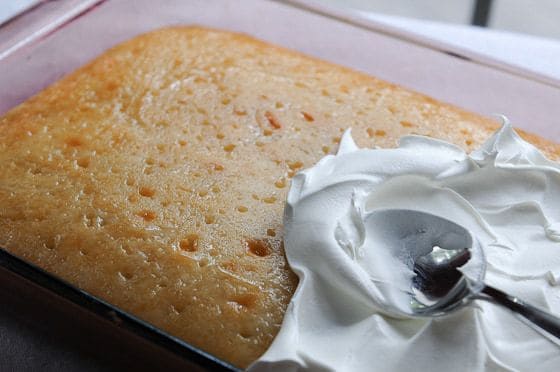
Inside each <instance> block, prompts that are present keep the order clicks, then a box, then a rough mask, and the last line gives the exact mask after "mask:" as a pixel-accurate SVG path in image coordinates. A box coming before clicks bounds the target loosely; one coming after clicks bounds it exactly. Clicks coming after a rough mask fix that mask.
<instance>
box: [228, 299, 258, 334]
mask: <svg viewBox="0 0 560 372" xmlns="http://www.w3.org/2000/svg"><path fill="white" fill-rule="evenodd" d="M257 300H258V295H257V294H256V293H242V294H237V295H234V296H231V297H230V298H229V299H228V301H227V303H228V305H229V306H231V307H233V308H234V309H235V310H237V311H242V310H250V309H252V308H253V307H255V305H256V304H257ZM249 337H250V336H249Z"/></svg>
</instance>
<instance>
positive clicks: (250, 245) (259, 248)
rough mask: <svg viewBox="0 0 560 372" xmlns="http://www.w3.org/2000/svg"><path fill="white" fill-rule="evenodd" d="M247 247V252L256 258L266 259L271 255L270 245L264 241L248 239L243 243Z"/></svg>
mask: <svg viewBox="0 0 560 372" xmlns="http://www.w3.org/2000/svg"><path fill="white" fill-rule="evenodd" d="M245 244H246V245H247V250H248V251H249V252H250V253H251V254H253V255H255V256H258V257H266V256H269V255H270V254H271V253H272V249H271V247H270V244H269V243H268V242H267V241H265V240H260V239H248V240H246V241H245Z"/></svg>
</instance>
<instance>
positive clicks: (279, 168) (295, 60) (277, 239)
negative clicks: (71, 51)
mask: <svg viewBox="0 0 560 372" xmlns="http://www.w3.org/2000/svg"><path fill="white" fill-rule="evenodd" d="M348 127H352V128H353V135H354V138H356V139H357V142H358V144H359V145H360V146H370V147H371V146H374V145H376V146H382V147H393V146H394V145H395V144H396V140H397V139H398V138H399V137H401V136H402V135H405V134H409V133H418V134H424V135H429V136H433V137H438V138H442V139H445V140H447V141H451V142H454V143H456V144H458V145H460V146H462V147H465V148H471V147H474V146H478V145H479V144H480V143H481V141H482V140H483V139H485V138H486V137H488V136H489V135H490V134H491V132H492V131H493V130H494V129H495V124H494V123H492V122H490V121H488V120H487V119H484V118H482V117H480V116H477V115H474V114H470V113H467V112H464V111H462V110H459V109H457V108H454V107H452V106H449V105H446V104H442V103H440V102H436V101H434V100H432V99H430V98H428V97H425V96H422V95H420V94H417V93H413V92H411V91H408V90H405V89H403V88H400V87H397V86H395V85H392V84H388V83H386V82H382V81H379V80H377V79H375V78H372V77H368V76H366V75H363V74H360V73H357V72H354V71H351V70H348V69H345V68H342V67H338V66H334V65H332V64H329V63H325V62H322V61H318V60H316V59H312V58H308V57H305V56H302V55H300V54H298V53H295V52H291V51H288V50H285V49H281V48H278V47H275V46H271V45H269V44H266V43H263V42H260V41H257V40H254V39H252V38H250V37H247V36H244V35H239V34H234V33H228V32H221V31H215V30H208V29H203V28H196V27H184V28H171V29H163V30H158V31H154V32H151V33H148V34H146V35H142V36H139V37H137V38H135V39H133V40H130V41H128V42H125V43H123V44H121V45H119V46H117V47H115V48H113V49H111V50H109V51H107V52H106V53H104V54H103V55H102V56H101V57H99V58H97V59H96V60H94V61H93V62H91V63H90V64H88V65H87V66H85V67H83V68H81V69H79V70H78V71H76V72H74V73H72V74H70V75H69V76H67V77H65V78H64V79H62V80H61V81H59V82H58V83H56V84H54V85H52V86H51V87H49V88H48V89H46V90H44V91H43V92H41V93H39V94H38V95H36V96H35V97H33V98H31V99H29V100H28V101H27V102H25V103H24V104H22V105H20V106H19V107H16V108H15V109H13V110H12V111H10V112H9V113H8V114H7V115H5V116H4V117H3V118H1V119H0V164H2V171H1V172H0V246H4V247H6V248H7V249H8V250H9V251H10V252H13V253H15V254H17V255H18V256H20V257H23V258H25V259H27V260H29V261H31V262H33V263H35V264H37V265H39V266H41V267H43V268H45V269H46V270H48V271H50V272H52V273H54V274H56V275H58V276H60V277H62V278H64V279H65V280H67V281H69V282H71V283H73V284H75V285H77V286H78V287H80V288H82V289H85V290H87V291H88V292H90V293H92V294H94V295H96V296H99V297H101V298H103V299H105V300H107V301H109V302H111V303H113V304H115V305H118V306H120V307H121V308H123V309H125V310H127V311H129V312H131V313H133V314H135V315H137V316H139V317H141V318H143V319H145V320H147V321H149V322H152V323H153V324H155V325H157V326H159V327H161V328H163V329H164V330H166V331H169V332H170V333H172V334H173V335H175V336H178V337H180V338H182V339H184V340H186V341H188V342H190V343H192V344H194V345H196V346H198V347H201V348H202V349H204V350H206V351H208V352H210V353H213V354H215V355H217V356H219V357H221V358H223V359H225V360H227V361H230V362H232V363H233V364H235V365H237V366H240V367H245V366H247V365H248V364H249V363H250V362H251V361H253V360H255V359H256V358H258V357H259V355H260V354H261V353H263V352H264V351H265V350H266V348H267V347H268V345H269V344H270V343H271V341H272V339H273V338H274V336H275V335H276V333H277V332H278V330H279V327H280V324H281V322H282V315H283V312H284V310H285V308H286V306H287V304H288V301H289V300H290V296H291V295H292V293H293V291H294V290H295V288H296V285H297V279H296V277H295V275H294V274H293V273H292V272H291V271H290V270H289V268H288V266H287V263H286V260H285V257H284V252H283V249H282V213H283V208H284V199H285V196H286V193H287V190H288V187H289V185H290V178H291V177H292V176H293V175H294V173H296V172H297V171H298V170H300V169H302V168H304V167H309V166H311V165H313V164H314V163H315V162H316V161H317V160H319V159H320V158H321V157H322V156H324V155H325V154H329V153H332V152H334V151H335V150H336V148H337V143H338V141H339V139H340V135H341V133H342V131H344V130H345V129H346V128H348ZM531 139H532V140H533V142H535V141H536V143H537V144H538V145H539V146H540V147H541V149H544V150H545V151H546V152H547V154H548V155H549V156H551V157H554V158H557V155H558V151H559V149H560V148H559V147H558V146H556V145H552V144H550V143H548V142H545V141H542V140H537V139H535V138H531Z"/></svg>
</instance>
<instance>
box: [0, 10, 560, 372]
mask: <svg viewBox="0 0 560 372" xmlns="http://www.w3.org/2000/svg"><path fill="white" fill-rule="evenodd" d="M65 4H66V5H65ZM255 14H258V15H259V17H255ZM44 17H46V18H44ZM179 24H199V25H204V26H209V27H217V28H222V29H228V30H233V31H241V32H245V33H248V34H251V35H254V36H256V37H258V38H261V39H264V40H266V41H270V42H272V43H275V44H279V45H282V46H285V47H288V48H292V49H296V50H300V51H302V52H304V53H306V54H310V55H314V56H317V57H320V58H323V59H327V60H330V61H333V62H336V63H339V64H342V65H346V66H349V67H353V68H356V69H359V70H363V71H366V72H368V73H371V74H373V75H376V76H378V77H380V78H382V79H385V80H389V81H392V82H396V83H399V84H401V85H404V86H407V87H409V88H412V89H415V90H419V91H421V92H423V93H426V94H429V95H431V96H434V97H436V98H438V99H441V100H443V101H448V102H451V103H455V104H457V105H460V106H463V107H465V108H467V109H470V110H472V111H476V112H479V113H482V114H486V115H488V114H491V113H493V112H502V113H508V115H509V116H510V117H511V119H512V120H513V121H514V123H516V124H518V125H520V126H522V127H524V125H523V124H525V127H526V129H530V130H532V131H534V132H538V133H539V134H541V135H543V136H545V137H548V138H551V139H554V138H556V139H559V138H560V136H559V134H560V132H559V131H560V128H555V127H554V126H553V125H552V124H553V119H554V118H555V117H557V115H558V111H557V110H559V108H558V107H557V105H555V104H554V102H558V100H559V99H560V90H559V89H558V86H557V84H556V83H555V82H554V81H548V80H546V79H543V78H540V77H535V76H532V75H531V74H529V73H526V72H524V71H518V70H512V69H510V68H508V67H507V66H501V65H499V64H495V63H494V64H493V63H489V62H488V61H483V60H477V59H476V58H475V57H473V56H466V55H464V54H461V51H457V50H453V49H450V48H447V47H446V46H444V45H437V44H431V43H430V42H428V41H425V40H418V39H415V38H413V37H411V35H408V34H406V33H402V32H399V31H398V30H392V29H388V28H386V27H384V26H381V25H377V24H373V23H371V22H367V21H366V20H364V19H362V18H360V17H359V15H357V14H354V13H351V12H342V11H338V10H335V9H328V8H325V7H324V6H321V5H320V4H319V3H313V2H308V1H306V2H303V1H298V2H289V3H286V2H278V1H270V0H243V1H237V2H232V1H226V0H211V1H203V0H190V1H180V0H168V1H162V2H158V5H157V6H156V5H154V2H152V1H148V0H137V1H132V0H106V1H98V0H87V1H77V0H73V1H72V0H69V1H56V2H54V1H52V2H49V1H47V2H43V3H42V4H41V5H40V6H38V7H36V8H33V9H31V10H30V11H29V12H26V13H24V14H22V15H21V16H19V17H18V18H16V19H15V20H13V21H11V22H9V23H7V24H5V25H4V26H3V27H2V28H1V29H0V39H1V40H2V44H0V48H2V49H0V113H2V112H5V111H7V110H8V109H10V108H11V107H13V106H15V105H17V104H18V103H20V102H22V101H24V100H25V99H26V98H28V97H30V96H31V95H33V94H34V93H36V92H38V91H39V90H41V89H42V88H44V87H45V86H47V85H49V84H50V83H52V82H54V81H56V80H57V79H59V78H60V77H61V76H63V75H64V74H66V73H68V72H69V71H72V70H73V69H75V68H77V67H78V66H80V65H82V64H84V63H86V62H87V61H88V60H90V59H92V58H93V57H95V56H96V55H98V54H100V53H101V52H102V51H104V50H105V49H107V48H109V47H111V46H112V45H115V44H117V43H119V42H121V41H123V40H125V39H128V38H130V37H133V36H135V35H137V34H139V33H142V32H146V31H148V30H151V29H155V28H158V27H163V26H171V25H179ZM107 25H110V27H108V26H107ZM529 119H530V120H529ZM535 123H537V125H535ZM0 263H1V264H0V266H1V267H2V268H3V270H4V271H5V272H6V273H12V274H16V275H17V276H19V277H23V278H25V279H26V280H27V281H29V282H31V283H33V284H34V285H36V286H39V287H41V288H45V289H47V290H48V291H50V292H54V293H56V294H57V295H58V296H59V297H61V298H62V299H63V300H64V301H66V302H68V301H69V302H71V303H74V304H77V305H78V306H79V307H80V309H85V310H87V311H88V312H92V313H94V314H96V315H97V316H98V317H100V318H103V319H106V320H109V321H110V322H111V323H112V324H115V325H116V326H117V328H122V329H125V330H126V331H130V332H132V333H135V334H136V335H138V336H140V338H142V339H144V340H146V341H148V342H149V343H151V344H155V345H159V346H160V347H162V348H163V349H165V350H167V352H171V353H173V354H175V355H178V356H180V357H181V358H183V359H185V360H186V361H188V362H189V363H191V365H197V366H200V367H201V368H209V369H217V368H224V369H233V367H231V366H229V365H227V364H226V363H223V362H221V361H219V360H217V359H216V358H213V357H212V356H211V355H208V354H205V353H204V352H202V351H200V350H197V349H196V348H193V347H192V346H190V345H188V344H186V343H184V342H181V341H180V340H177V339H174V338H173V337H171V336H169V335H167V334H165V333H163V332H161V331H159V330H158V329H156V328H154V327H152V326H150V325H149V324H146V323H144V322H142V321H141V320H139V319H136V318H134V317H132V316H130V315H128V314H126V313H124V312H122V311H120V310H119V309H116V308H114V307H113V306H111V305H110V304H107V303H104V302H103V301H101V300H99V299H96V298H94V297H92V296H90V295H88V294H87V293H84V292H82V291H79V290H78V289H76V288H74V287H72V286H71V285H68V284H67V283H64V282H62V281H60V280H58V279H57V278H54V277H52V276H50V275H48V274H46V273H44V272H42V271H41V270H40V269H38V268H35V267H33V266H32V265H29V264H28V263H25V262H23V261H21V260H19V259H18V258H16V257H13V256H11V255H9V254H8V253H6V252H4V251H2V258H1V260H0ZM10 275H11V274H10Z"/></svg>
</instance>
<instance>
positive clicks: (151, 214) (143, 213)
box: [136, 209, 157, 222]
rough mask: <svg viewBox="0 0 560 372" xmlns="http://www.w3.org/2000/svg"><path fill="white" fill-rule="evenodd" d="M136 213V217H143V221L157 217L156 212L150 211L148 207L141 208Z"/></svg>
mask: <svg viewBox="0 0 560 372" xmlns="http://www.w3.org/2000/svg"><path fill="white" fill-rule="evenodd" d="M136 215H137V216H138V217H142V218H143V219H144V221H146V222H150V221H153V220H155V219H156V217H157V214H156V212H154V211H151V210H149V209H143V210H141V211H139V212H138V213H136Z"/></svg>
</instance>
